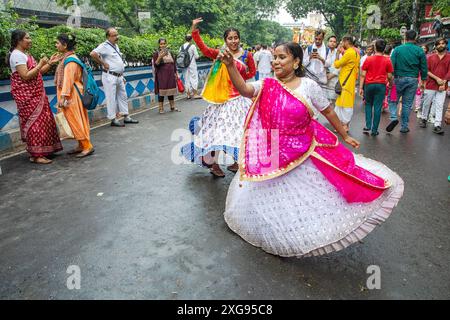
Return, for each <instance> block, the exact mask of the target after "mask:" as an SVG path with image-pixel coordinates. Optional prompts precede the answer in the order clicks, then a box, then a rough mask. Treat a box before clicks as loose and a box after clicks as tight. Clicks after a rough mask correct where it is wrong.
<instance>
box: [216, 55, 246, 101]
mask: <svg viewBox="0 0 450 320" xmlns="http://www.w3.org/2000/svg"><path fill="white" fill-rule="evenodd" d="M217 59H219V60H221V61H222V63H223V64H224V65H225V66H226V67H227V69H228V73H229V75H230V79H231V82H232V83H233V85H234V87H235V88H236V89H237V90H238V91H239V93H240V94H241V95H242V96H243V97H247V98H253V95H254V93H255V89H254V87H253V86H252V85H250V84H248V83H246V82H245V80H244V78H242V76H241V74H240V73H239V71H238V69H237V67H236V64H235V63H234V57H233V54H232V53H231V52H230V51H229V50H228V49H226V50H225V52H224V53H221V54H219V56H218V57H217ZM252 60H253V58H252ZM253 65H254V64H253Z"/></svg>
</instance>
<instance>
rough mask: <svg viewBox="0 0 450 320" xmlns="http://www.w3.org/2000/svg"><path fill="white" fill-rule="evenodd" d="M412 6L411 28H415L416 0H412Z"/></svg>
mask: <svg viewBox="0 0 450 320" xmlns="http://www.w3.org/2000/svg"><path fill="white" fill-rule="evenodd" d="M412 5H413V7H412V19H411V28H410V29H411V30H415V29H416V28H415V24H416V16H417V0H414V1H413V4H412Z"/></svg>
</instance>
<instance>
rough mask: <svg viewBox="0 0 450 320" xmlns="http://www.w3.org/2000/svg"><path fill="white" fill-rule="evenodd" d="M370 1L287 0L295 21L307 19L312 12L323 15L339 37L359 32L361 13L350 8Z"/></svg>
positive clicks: (288, 8)
mask: <svg viewBox="0 0 450 320" xmlns="http://www.w3.org/2000/svg"><path fill="white" fill-rule="evenodd" d="M366 2H368V1H359V3H358V2H355V1H353V0H287V2H286V9H287V11H288V12H289V13H290V14H291V15H292V17H293V18H294V19H300V18H305V17H306V16H307V15H308V13H310V12H317V13H320V14H322V15H323V17H324V19H325V22H326V24H327V25H328V26H329V27H330V28H331V30H333V32H334V33H335V34H336V36H338V37H342V36H343V35H344V34H346V33H352V34H356V33H357V32H358V31H359V19H360V11H359V9H358V8H353V7H349V5H353V6H365V5H366Z"/></svg>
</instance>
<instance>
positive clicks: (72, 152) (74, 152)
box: [67, 148, 83, 155]
mask: <svg viewBox="0 0 450 320" xmlns="http://www.w3.org/2000/svg"><path fill="white" fill-rule="evenodd" d="M82 151H83V149H80V148H75V149H73V150H70V151H69V152H67V154H70V155H72V154H77V153H81V152H82Z"/></svg>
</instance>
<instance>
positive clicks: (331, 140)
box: [219, 43, 403, 257]
mask: <svg viewBox="0 0 450 320" xmlns="http://www.w3.org/2000/svg"><path fill="white" fill-rule="evenodd" d="M219 58H220V59H221V60H222V62H223V63H224V64H225V65H226V66H227V69H228V71H229V75H230V78H231V81H232V82H233V84H234V86H235V87H236V89H237V90H238V91H239V92H240V94H241V95H242V96H244V97H254V98H255V100H254V103H253V104H252V106H251V107H250V110H249V113H248V115H247V118H246V121H245V125H244V130H245V134H244V137H243V140H242V144H241V147H240V153H239V174H237V175H236V177H235V178H234V180H233V181H232V183H231V186H230V189H229V192H228V196H227V201H226V209H225V213H224V215H225V221H226V222H227V224H228V226H229V227H230V228H231V229H232V230H233V231H234V232H236V233H237V234H239V235H240V236H241V237H242V238H243V239H244V240H246V241H247V242H249V243H251V244H252V245H254V246H257V247H260V248H262V249H263V250H265V251H266V252H269V253H271V254H274V255H279V256H284V257H305V256H317V255H322V254H327V253H330V252H333V251H338V250H341V249H343V248H345V247H347V246H348V245H350V244H352V243H355V242H358V241H359V240H361V239H362V238H364V237H365V236H366V235H367V234H368V233H369V232H371V231H372V230H373V229H374V228H375V227H376V226H377V225H379V224H380V223H381V222H383V221H385V220H386V218H387V217H388V216H389V215H390V214H391V212H392V210H393V208H394V207H395V206H396V205H397V203H398V201H399V200H400V198H401V196H402V194H403V181H402V179H401V178H400V177H399V176H398V175H397V174H396V173H395V172H393V171H391V170H390V169H389V168H387V167H386V166H385V165H383V164H381V163H379V162H376V161H374V160H371V159H367V158H365V157H363V156H361V155H355V154H353V153H352V152H351V151H350V150H348V149H347V148H345V147H344V146H343V145H342V144H341V143H340V142H339V140H338V138H337V137H336V136H335V135H334V134H333V133H332V132H331V131H329V130H328V129H327V128H325V127H324V126H323V125H322V124H320V123H319V122H318V121H317V120H314V118H313V115H314V112H313V108H315V109H317V110H318V111H320V112H321V113H322V114H323V115H324V116H325V117H326V118H327V119H328V121H329V122H330V123H331V124H332V125H333V127H334V128H335V129H336V130H337V131H338V132H339V134H340V135H341V137H342V138H343V140H344V141H345V142H346V143H347V144H349V145H351V146H353V147H355V148H358V147H359V142H358V141H356V140H355V139H353V138H352V137H350V136H349V135H348V133H347V132H346V131H345V130H344V128H343V127H342V125H341V123H340V121H339V119H338V117H337V116H336V114H335V112H334V111H333V109H332V108H330V103H329V101H328V100H327V99H326V97H325V94H324V93H323V92H322V89H321V88H320V86H319V85H318V84H317V83H315V82H314V81H313V80H311V79H308V78H305V77H303V70H302V67H301V61H302V58H303V57H302V50H301V47H300V46H299V45H298V44H295V43H287V44H283V45H280V46H278V47H277V48H276V50H275V55H274V62H273V67H274V71H275V75H276V79H265V80H264V81H262V82H255V83H245V81H244V80H243V79H242V77H241V76H240V75H239V72H238V71H237V69H236V68H235V66H234V64H233V63H232V62H233V60H232V57H230V55H229V53H228V52H225V53H223V54H222V55H221V56H220V57H219Z"/></svg>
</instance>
